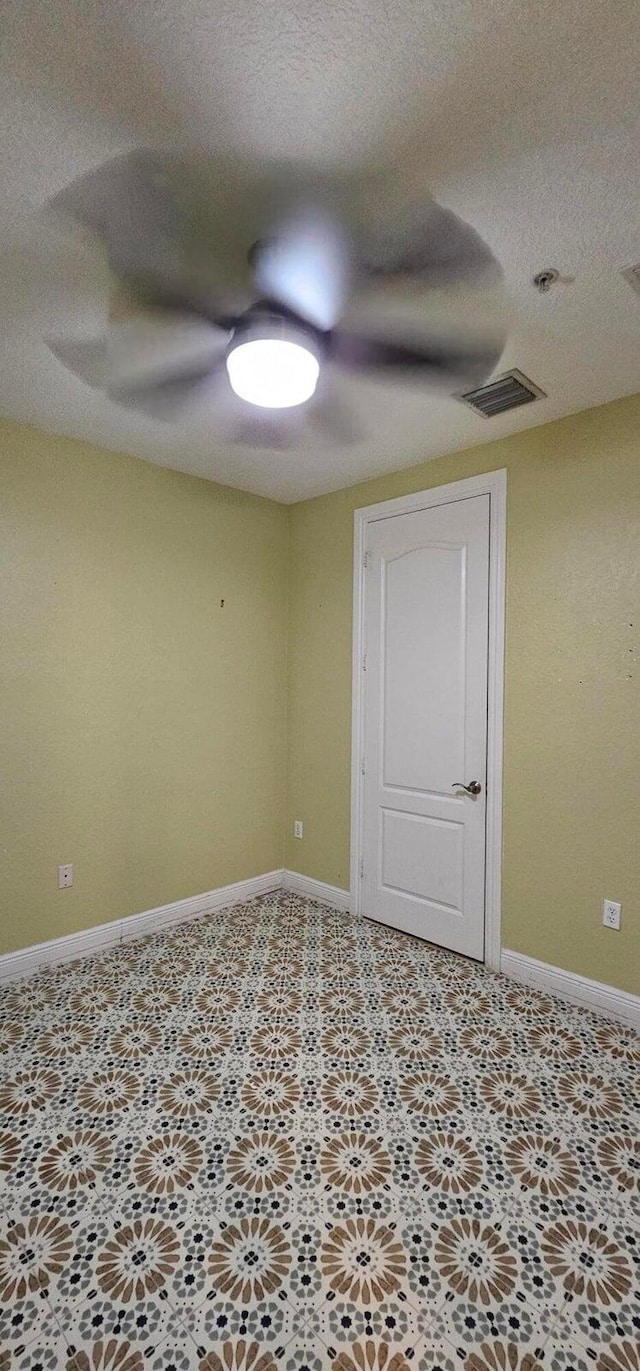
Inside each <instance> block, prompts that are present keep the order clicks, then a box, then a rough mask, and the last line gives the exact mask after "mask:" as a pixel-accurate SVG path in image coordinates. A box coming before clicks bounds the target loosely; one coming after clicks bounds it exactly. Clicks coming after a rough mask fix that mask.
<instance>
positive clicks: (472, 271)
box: [360, 196, 502, 287]
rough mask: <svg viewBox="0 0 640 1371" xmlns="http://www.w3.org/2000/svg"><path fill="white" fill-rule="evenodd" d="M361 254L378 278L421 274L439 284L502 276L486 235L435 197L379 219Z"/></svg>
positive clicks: (489, 280) (368, 273)
mask: <svg viewBox="0 0 640 1371" xmlns="http://www.w3.org/2000/svg"><path fill="white" fill-rule="evenodd" d="M360 255H361V261H362V266H363V269H364V273H365V276H368V277H373V278H374V279H378V280H389V281H390V280H396V279H402V278H403V277H405V278H412V279H415V278H418V279H419V280H420V281H421V282H422V283H423V284H425V285H430V286H434V287H438V286H447V285H452V284H454V283H455V282H458V281H468V282H477V283H483V284H491V283H494V282H495V283H497V282H498V281H500V280H501V279H502V269H501V267H500V265H499V263H498V262H497V261H496V258H495V257H494V255H493V253H492V251H491V249H490V248H489V247H488V246H487V244H486V243H485V242H484V240H483V239H482V238H481V237H480V234H479V233H477V232H476V230H475V229H474V228H472V227H471V225H470V224H467V223H465V221H464V219H460V218H459V217H458V215H457V214H454V213H453V210H450V209H444V208H443V206H442V205H439V204H438V203H437V201H436V200H432V199H431V197H430V196H428V197H425V198H424V199H422V200H420V201H417V202H415V203H414V204H412V205H410V206H408V207H407V208H405V209H404V210H403V211H402V212H401V213H398V214H397V215H395V216H391V217H389V218H386V219H384V220H382V221H380V222H378V223H377V224H375V225H374V228H373V229H371V230H369V231H368V232H366V233H365V234H364V235H363V240H362V246H361V253H360Z"/></svg>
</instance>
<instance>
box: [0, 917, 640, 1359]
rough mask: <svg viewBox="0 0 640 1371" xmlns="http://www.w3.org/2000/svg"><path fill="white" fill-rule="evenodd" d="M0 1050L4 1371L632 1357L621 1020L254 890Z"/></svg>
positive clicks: (59, 977)
mask: <svg viewBox="0 0 640 1371" xmlns="http://www.w3.org/2000/svg"><path fill="white" fill-rule="evenodd" d="M0 1040H1V1043H2V1049H3V1055H2V1058H1V1061H0V1167H2V1168H3V1170H2V1173H1V1174H2V1178H3V1186H2V1190H1V1192H0V1195H1V1200H0V1228H1V1231H0V1349H1V1350H0V1369H1V1371H14V1368H15V1369H16V1371H17V1369H18V1368H20V1371H36V1369H37V1368H42V1371H58V1368H62V1371H146V1368H148V1369H149V1371H170V1368H175V1371H279V1368H282V1371H303V1368H309V1371H323V1369H324V1368H329V1369H330V1371H410V1369H411V1368H420V1369H421V1371H436V1368H440V1371H540V1369H542V1371H547V1369H548V1371H569V1368H571V1369H572V1371H638V1368H640V1352H639V1350H638V1337H639V1330H640V1308H639V1283H640V1272H639V1261H640V1199H639V1195H638V1188H639V1180H640V1140H639V1132H638V1118H639V1115H638V1113H637V1112H635V1113H634V1099H633V1092H634V1088H635V1087H636V1086H637V1080H638V1066H639V1063H640V1040H638V1039H637V1038H636V1037H635V1036H634V1035H633V1034H632V1033H631V1032H630V1031H629V1030H627V1029H625V1028H624V1027H622V1026H620V1025H618V1024H616V1023H613V1022H609V1021H606V1020H598V1019H597V1018H595V1017H594V1016H592V1015H591V1014H588V1013H586V1012H583V1011H581V1010H578V1009H572V1008H570V1007H567V1006H566V1005H562V1004H560V1003H559V1002H558V1001H555V1000H553V999H551V998H549V997H548V996H545V995H541V994H538V993H536V992H532V991H528V990H525V989H522V988H520V987H518V986H517V985H515V984H514V983H513V982H509V981H507V980H505V979H504V978H503V977H500V976H494V975H491V974H489V973H487V972H486V971H485V970H484V968H482V967H480V966H478V965H476V964H474V963H470V962H468V961H465V960H464V959H463V958H460V957H456V956H454V955H451V954H448V953H446V952H443V951H441V950H438V949H435V948H433V947H430V946H428V945H426V944H423V943H419V942H416V941H414V940H412V939H409V938H406V937H404V936H402V935H401V934H397V933H394V932H393V931H391V930H387V929H385V928H382V927H380V926H377V925H374V924H371V923H367V922H366V921H364V920H362V921H360V920H353V919H352V918H350V917H349V916H348V915H343V914H337V913H335V912H334V911H332V910H329V909H326V908H324V907H323V906H321V905H318V904H315V903H313V902H311V901H307V900H302V899H300V898H299V897H297V896H291V895H282V894H276V895H272V896H267V897H265V898H262V899H259V900H255V901H253V902H252V903H251V904H249V905H245V906H238V907H236V908H233V909H229V910H227V911H224V912H223V913H216V914H212V915H210V916H207V917H204V918H202V919H200V920H198V921H197V922H194V923H191V924H189V925H183V926H181V927H180V928H177V929H176V930H175V931H173V932H170V933H168V934H165V935H159V936H156V937H151V938H147V939H144V940H143V941H140V942H137V943H129V944H125V945H122V946H121V947H119V948H118V949H116V950H115V951H112V952H109V953H107V954H103V955H100V956H96V957H93V958H90V959H87V960H84V961H81V962H77V963H75V964H74V965H72V966H63V967H59V968H55V969H52V970H50V971H48V972H46V973H43V974H41V975H39V976H37V977H35V978H32V979H30V980H28V981H23V982H19V983H16V984H14V985H13V986H8V987H5V988H4V990H3V992H2V997H1V999H0ZM636 1108H637V1100H636Z"/></svg>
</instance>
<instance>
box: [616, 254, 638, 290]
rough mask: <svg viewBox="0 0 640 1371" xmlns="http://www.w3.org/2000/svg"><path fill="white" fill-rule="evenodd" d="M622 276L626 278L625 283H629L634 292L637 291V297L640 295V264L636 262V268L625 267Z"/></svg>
mask: <svg viewBox="0 0 640 1371" xmlns="http://www.w3.org/2000/svg"><path fill="white" fill-rule="evenodd" d="M620 275H621V276H624V279H625V281H627V282H628V284H629V285H630V286H631V289H632V290H635V292H636V295H640V262H636V265H635V267H625V268H624V271H621V272H620Z"/></svg>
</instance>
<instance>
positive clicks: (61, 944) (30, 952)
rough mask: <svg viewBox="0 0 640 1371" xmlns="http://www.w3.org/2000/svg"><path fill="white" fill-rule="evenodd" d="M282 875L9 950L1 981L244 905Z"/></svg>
mask: <svg viewBox="0 0 640 1371" xmlns="http://www.w3.org/2000/svg"><path fill="white" fill-rule="evenodd" d="M283 875H284V873H283V872H282V871H281V870H278V871H266V872H264V873H263V875H261V876H252V877H250V878H249V880H247V881H235V882H234V883H233V884H232V885H224V886H219V887H218V889H217V890H207V891H205V893H204V894H203V895H188V896H187V898H186V899H184V900H174V901H173V902H172V903H171V904H163V905H159V906H158V908H157V909H146V910H145V911H144V913H142V914H129V915H128V916H127V917H126V918H124V919H114V920H113V921H112V922H111V923H108V924H98V925H97V926H96V927H95V928H87V929H83V930H82V931H81V932H80V933H68V934H66V935H65V936H64V937H62V938H51V939H50V940H49V942H46V943H36V944H35V946H33V947H25V948H21V949H20V951H18V952H6V953H5V954H4V956H0V981H6V980H14V979H16V978H17V977H19V976H29V975H31V974H32V973H33V972H34V971H40V970H41V969H42V967H44V966H53V965H54V964H55V963H56V962H72V961H75V959H76V957H87V956H89V955H90V954H91V953H95V952H102V951H104V950H105V949H106V948H110V947H116V946H117V945H118V943H122V942H129V941H130V940H131V939H132V938H142V937H144V935H145V934H146V933H158V932H160V930H162V929H167V928H172V927H174V926H175V925H176V924H181V923H184V921H185V920H187V919H193V918H194V917H195V916H196V915H197V914H205V913H208V912H209V910H214V909H224V908H225V907H226V906H228V905H231V904H241V903H243V902H244V901H246V900H252V899H254V897H255V896H256V895H266V894H267V893H268V892H269V891H270V890H280V889H281V887H282V884H283Z"/></svg>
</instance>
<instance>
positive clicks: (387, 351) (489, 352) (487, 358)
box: [330, 329, 503, 386]
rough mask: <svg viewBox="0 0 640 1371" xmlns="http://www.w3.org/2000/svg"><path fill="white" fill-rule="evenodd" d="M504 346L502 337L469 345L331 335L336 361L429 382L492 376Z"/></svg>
mask: <svg viewBox="0 0 640 1371" xmlns="http://www.w3.org/2000/svg"><path fill="white" fill-rule="evenodd" d="M502 348H503V341H502V339H500V340H497V339H490V340H487V341H485V342H480V341H475V342H470V343H469V344H468V345H464V344H461V343H460V344H459V343H456V342H455V341H453V340H451V341H448V340H447V341H441V342H438V341H436V340H434V341H430V340H425V341H424V342H420V343H417V342H413V341H407V342H400V341H397V342H396V341H394V340H393V339H392V338H387V339H384V338H375V337H368V336H367V335H366V334H364V333H363V334H356V333H348V332H346V331H345V332H343V331H342V330H341V329H337V330H336V331H335V332H334V333H332V334H331V342H330V355H331V358H332V360H333V361H337V362H339V363H340V365H341V366H344V367H347V368H351V369H352V370H354V371H379V372H387V373H389V374H390V375H392V376H393V379H396V378H398V379H402V378H403V377H404V378H406V379H407V380H409V381H420V382H426V383H427V384H429V385H440V386H451V385H454V386H459V385H470V384H471V385H474V384H478V383H479V382H480V381H484V380H485V379H486V378H487V376H489V375H490V373H491V372H492V370H493V368H494V366H495V365H496V362H497V361H498V359H499V357H500V355H501V353H502Z"/></svg>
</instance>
